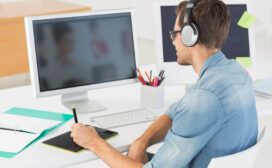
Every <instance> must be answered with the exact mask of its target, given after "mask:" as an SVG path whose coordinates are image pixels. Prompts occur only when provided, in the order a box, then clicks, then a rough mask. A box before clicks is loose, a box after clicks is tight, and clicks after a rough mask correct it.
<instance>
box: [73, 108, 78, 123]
mask: <svg viewBox="0 0 272 168" xmlns="http://www.w3.org/2000/svg"><path fill="white" fill-rule="evenodd" d="M72 110H73V115H74V120H75V123H78V120H77V114H76V108H75V107H73V108H72Z"/></svg>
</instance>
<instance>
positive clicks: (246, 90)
mask: <svg viewBox="0 0 272 168" xmlns="http://www.w3.org/2000/svg"><path fill="white" fill-rule="evenodd" d="M191 3H194V2H191ZM187 8H190V5H187V2H181V3H180V4H179V6H178V8H177V19H176V23H175V27H174V31H173V32H172V33H171V38H172V40H173V45H174V46H175V48H176V51H177V62H178V63H179V64H180V65H192V66H193V69H194V71H195V72H196V73H197V74H198V75H199V78H198V80H197V82H196V84H195V85H194V86H193V87H192V88H190V89H189V91H188V92H187V93H186V95H185V96H184V97H183V98H182V99H181V100H179V101H178V102H176V103H174V104H173V105H171V106H170V108H169V109H168V111H167V112H166V114H165V115H162V116H161V117H160V118H158V119H157V120H156V121H155V122H154V123H153V124H152V125H151V126H150V127H149V128H148V129H147V130H146V131H145V132H144V134H143V135H142V136H141V137H139V138H138V139H137V140H135V141H134V142H133V144H132V145H131V147H130V149H129V152H128V155H127V157H126V156H123V155H121V154H120V153H118V152H117V151H116V150H115V149H113V148H112V147H111V146H110V145H109V144H108V143H106V141H104V140H101V138H99V137H98V136H97V133H96V132H95V131H94V129H93V128H87V127H85V126H83V125H80V124H75V125H73V126H72V134H71V136H72V137H73V138H74V141H75V142H76V143H77V144H79V145H81V146H83V147H85V148H87V149H89V150H90V151H92V152H94V153H95V154H96V155H97V156H98V157H100V158H101V159H102V160H103V161H105V162H106V163H107V164H108V165H109V166H110V167H117V168H122V167H125V168H133V167H144V168H161V167H162V168H184V167H190V168H204V167H207V166H208V164H209V162H210V161H211V159H212V158H215V157H220V156H224V155H229V154H233V153H236V152H239V151H242V150H245V149H247V148H249V147H250V146H252V145H254V144H255V143H256V138H257V134H258V131H257V115H256V107H255V99H254V91H253V88H252V81H251V79H250V77H249V76H248V74H247V72H246V71H244V69H243V68H242V67H241V66H240V65H239V64H238V63H237V62H236V61H234V60H228V59H226V57H225V56H224V54H223V53H222V52H221V51H220V48H221V47H222V45H223V43H224V41H225V39H226V37H227V34H228V29H229V24H230V16H229V12H228V9H227V7H226V5H225V4H224V3H223V2H222V1H220V0H199V1H198V2H197V3H196V4H195V6H194V7H193V9H192V11H191V16H190V17H191V18H190V19H188V20H189V21H190V22H193V23H194V24H195V26H196V28H197V30H198V33H199V34H198V35H199V37H198V38H197V41H195V43H196V44H193V43H194V42H192V41H194V39H191V40H188V39H186V37H183V35H184V34H183V32H181V30H182V28H183V26H184V25H185V24H184V20H186V19H184V15H185V13H186V11H187ZM188 11H189V10H188ZM188 11H187V12H188ZM186 15H187V16H186V17H188V13H187V14H186ZM186 40H187V41H186ZM191 42H192V43H191ZM184 43H186V45H185V44H184ZM163 139H164V143H163V145H162V147H161V148H160V149H159V150H158V152H157V153H156V154H155V155H154V157H153V158H152V159H151V160H150V161H149V162H147V157H146V149H147V147H148V146H150V145H152V144H154V143H156V142H159V141H161V140H163ZM146 162H147V163H146Z"/></svg>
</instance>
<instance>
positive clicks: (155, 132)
mask: <svg viewBox="0 0 272 168" xmlns="http://www.w3.org/2000/svg"><path fill="white" fill-rule="evenodd" d="M171 126H172V119H171V118H170V117H168V116H167V115H166V114H164V115H162V116H161V117H159V118H158V119H157V120H155V122H154V123H153V124H152V125H151V126H149V128H148V129H147V130H146V131H145V132H144V133H143V134H142V135H141V136H140V137H139V138H138V139H136V140H135V141H134V142H133V143H132V145H131V147H130V149H129V152H128V154H127V155H128V157H130V158H132V159H134V160H136V161H140V162H142V163H145V162H147V158H146V149H147V148H148V147H149V146H151V145H153V144H155V143H157V142H159V141H161V140H162V139H164V137H165V136H166V134H167V132H168V130H169V129H170V128H171Z"/></svg>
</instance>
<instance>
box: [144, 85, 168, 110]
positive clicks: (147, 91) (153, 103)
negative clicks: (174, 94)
mask: <svg viewBox="0 0 272 168" xmlns="http://www.w3.org/2000/svg"><path fill="white" fill-rule="evenodd" d="M141 103H142V106H143V107H144V108H146V109H152V108H160V107H163V104H164V86H163V85H160V86H157V87H153V86H147V85H141Z"/></svg>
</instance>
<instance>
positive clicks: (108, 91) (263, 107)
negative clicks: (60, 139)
mask: <svg viewBox="0 0 272 168" xmlns="http://www.w3.org/2000/svg"><path fill="white" fill-rule="evenodd" d="M140 93H141V92H140V85H139V84H132V85H124V86H117V87H112V88H105V89H97V90H92V91H90V92H89V96H90V98H93V99H94V100H97V101H98V102H100V103H102V104H104V105H106V106H107V107H108V109H107V110H106V111H103V112H98V113H92V114H85V115H79V116H78V118H79V121H80V122H82V123H86V124H87V123H88V124H90V122H89V118H90V117H91V116H98V115H104V114H108V113H114V112H120V111H125V110H128V108H131V109H133V108H137V107H140ZM184 93H185V89H184V86H166V87H165V105H164V107H163V108H162V109H157V110H155V111H154V112H155V113H156V114H158V115H160V114H162V113H164V111H165V110H166V109H167V107H168V106H169V105H170V104H171V103H173V102H175V101H177V100H178V99H180V98H181V97H182V96H183V95H184ZM0 100H1V103H0V111H1V112H4V111H6V110H7V109H9V108H10V107H13V106H16V107H25V108H33V109H40V110H47V111H52V112H62V113H70V112H69V111H68V110H67V109H66V108H65V107H64V106H62V105H61V99H60V96H53V97H47V98H40V99H34V98H33V97H32V92H31V87H30V86H24V87H18V88H13V89H7V90H2V91H0ZM256 101H257V110H258V115H259V117H264V116H266V115H270V114H272V100H269V99H266V98H261V97H257V98H256ZM72 123H73V120H70V121H69V122H68V123H67V124H65V125H64V126H62V127H60V128H59V129H57V130H55V131H53V132H51V133H50V134H49V135H47V136H46V137H44V138H42V139H41V140H40V141H39V142H36V143H35V144H34V145H32V146H30V147H29V148H27V149H26V150H24V151H23V152H21V153H20V154H19V155H17V156H15V157H14V158H12V159H5V158H0V165H1V167H12V168H13V167H20V168H25V167H28V168H29V167H31V168H37V167H39V168H41V167H46V168H50V167H68V165H69V166H70V167H79V166H77V165H76V164H80V167H96V168H98V167H104V166H105V165H104V164H103V163H101V161H99V160H96V161H91V160H94V159H97V157H96V156H95V155H94V154H92V153H91V152H88V151H83V152H80V153H79V154H74V153H71V152H66V151H63V150H59V149H57V148H53V147H50V146H47V145H44V144H42V143H41V142H42V141H44V140H46V139H49V138H52V137H54V136H56V135H59V134H61V133H64V132H66V131H69V130H70V125H71V124H72ZM149 124H150V123H142V124H137V125H131V126H126V127H121V128H116V129H113V130H115V131H118V132H119V135H118V136H116V137H114V138H112V139H110V140H109V141H108V142H109V143H110V144H112V145H113V146H114V147H116V148H117V149H118V150H120V151H126V150H127V149H128V146H129V144H131V142H132V141H133V140H134V139H135V138H137V137H138V136H139V135H140V134H141V133H142V132H143V131H144V130H145V129H146V128H147V127H148V125H149ZM84 161H87V162H84ZM82 162H84V163H82ZM71 165H72V166H71ZM84 165H85V166H84Z"/></svg>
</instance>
